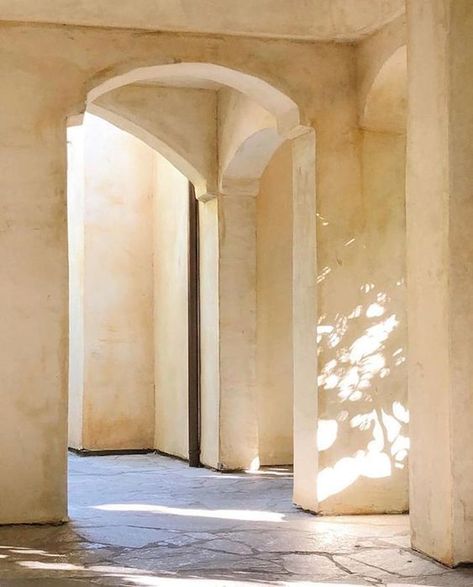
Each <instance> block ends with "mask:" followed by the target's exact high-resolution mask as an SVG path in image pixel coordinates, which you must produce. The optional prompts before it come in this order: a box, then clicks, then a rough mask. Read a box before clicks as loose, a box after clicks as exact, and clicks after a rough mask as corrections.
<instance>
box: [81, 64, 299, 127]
mask: <svg viewBox="0 0 473 587" xmlns="http://www.w3.org/2000/svg"><path fill="white" fill-rule="evenodd" d="M199 80H201V81H207V82H213V83H215V84H218V85H221V86H226V87H229V88H232V89H234V90H237V91H239V92H241V93H242V94H244V95H246V96H247V97H248V98H250V99H252V100H254V101H255V102H257V103H258V104H260V105H261V106H262V107H263V108H265V109H266V110H268V112H270V113H271V114H272V115H273V116H274V117H275V118H276V121H277V127H278V131H279V132H280V133H281V134H283V135H286V134H289V133H293V132H294V130H295V129H296V128H297V127H298V126H299V124H300V115H299V108H298V106H297V104H296V103H295V102H294V101H293V100H292V99H291V98H289V97H288V96H287V95H286V94H284V93H283V92H281V91H280V90H278V89H277V88H275V87H274V86H272V85H271V84H269V83H268V82H266V81H264V80H262V79H260V78H257V77H255V76H252V75H249V74H247V73H244V72H241V71H238V70H235V69H231V68H229V67H224V66H222V65H216V64H212V63H173V64H165V65H153V66H147V67H139V68H136V69H133V70H131V71H129V72H127V73H124V74H120V75H117V76H115V77H112V78H110V79H108V80H106V81H105V82H102V83H101V84H99V85H98V86H96V87H95V88H93V89H92V90H90V91H89V93H88V94H87V104H88V105H89V104H91V103H92V102H94V101H95V100H97V99H98V98H99V97H100V96H102V95H103V94H105V93H107V92H110V91H112V90H114V89H117V88H119V87H121V86H124V85H129V84H133V83H138V82H143V81H157V82H163V83H166V82H167V83H168V84H169V85H172V84H185V83H186V82H187V83H188V82H189V81H191V82H192V81H193V82H198V81H199Z"/></svg>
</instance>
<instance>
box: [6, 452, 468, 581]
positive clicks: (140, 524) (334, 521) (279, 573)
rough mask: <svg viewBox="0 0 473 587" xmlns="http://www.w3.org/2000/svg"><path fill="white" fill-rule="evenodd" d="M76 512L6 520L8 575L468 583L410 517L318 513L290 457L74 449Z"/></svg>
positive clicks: (15, 577)
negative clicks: (422, 550)
mask: <svg viewBox="0 0 473 587" xmlns="http://www.w3.org/2000/svg"><path fill="white" fill-rule="evenodd" d="M69 483H70V488H69V491H70V517H71V523H70V524H67V525H62V526H61V525H60V526H13V527H2V528H1V529H0V544H2V546H1V547H0V549H1V554H0V557H1V558H2V565H1V567H0V584H1V585H15V586H21V585H23V584H28V585H30V584H34V585H35V586H38V585H48V586H49V585H53V586H55V585H61V586H62V585H71V586H74V585H76V584H84V585H94V584H97V585H143V586H154V585H163V586H165V587H181V586H182V585H186V586H187V585H189V586H190V587H192V586H195V587H197V586H202V587H204V586H205V587H207V586H208V587H215V586H222V587H223V586H228V587H240V586H243V585H252V586H255V585H294V586H299V587H302V586H304V587H322V586H325V585H380V584H384V585H385V584H387V585H401V584H402V585H405V584H407V585H408V584H410V583H411V582H412V583H415V584H416V585H429V586H448V587H452V586H457V585H458V586H465V587H466V586H471V585H472V584H473V569H457V570H447V569H446V568H444V567H442V566H441V565H439V564H437V563H435V562H432V561H430V560H427V559H426V558H424V557H421V556H420V555H417V554H415V553H414V552H413V551H412V550H410V548H409V535H408V534H409V533H408V520H407V517H406V516H357V517H351V518H348V517H337V518H328V517H325V518H324V517H315V516H312V515H310V514H307V513H304V512H302V511H300V510H298V509H296V508H295V507H294V506H293V505H292V503H291V473H290V471H288V470H287V469H284V468H276V469H262V470H260V471H259V472H258V473H246V474H243V473H241V474H240V473H239V474H234V473H228V474H222V473H217V472H213V471H211V470H208V469H204V468H202V469H192V468H189V467H188V466H187V465H186V464H185V463H183V462H182V461H179V460H175V459H170V458H167V457H163V456H159V455H156V454H149V455H132V456H107V457H78V456H75V455H73V456H70V458H69Z"/></svg>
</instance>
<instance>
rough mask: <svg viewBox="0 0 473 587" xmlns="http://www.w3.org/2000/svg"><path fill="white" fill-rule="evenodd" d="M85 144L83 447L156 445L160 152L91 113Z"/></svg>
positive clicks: (86, 119) (85, 127) (108, 447)
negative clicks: (156, 170)
mask: <svg viewBox="0 0 473 587" xmlns="http://www.w3.org/2000/svg"><path fill="white" fill-rule="evenodd" d="M84 150H85V155H84V172H85V189H84V267H83V272H84V316H83V327H84V393H83V438H82V445H81V446H80V447H77V448H86V449H88V450H96V449H101V450H103V449H133V448H138V449H141V448H152V447H153V430H154V423H153V411H154V385H153V384H154V377H153V344H152V343H153V320H152V318H153V277H152V275H153V255H152V242H153V241H152V239H153V222H152V196H153V179H154V178H153V164H154V162H153V158H154V152H153V151H152V150H151V149H150V148H149V147H147V146H146V145H144V144H143V143H142V142H141V141H139V140H138V139H136V138H134V137H133V136H131V135H129V134H128V133H125V132H123V131H121V130H119V129H117V128H116V127H114V126H113V125H111V124H109V123H108V122H105V121H103V120H102V119H100V118H97V117H94V116H92V115H86V117H85V121H84ZM73 221H74V220H73ZM71 360H74V357H72V356H71Z"/></svg>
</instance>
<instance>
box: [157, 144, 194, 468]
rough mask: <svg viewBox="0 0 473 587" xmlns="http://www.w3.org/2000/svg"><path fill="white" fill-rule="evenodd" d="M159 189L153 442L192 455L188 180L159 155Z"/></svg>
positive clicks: (174, 452) (172, 451)
mask: <svg viewBox="0 0 473 587" xmlns="http://www.w3.org/2000/svg"><path fill="white" fill-rule="evenodd" d="M154 187H155V198H154V246H153V252H154V349H155V350H154V377H155V390H156V391H155V393H156V414H155V441H154V443H155V444H154V445H155V448H157V449H158V450H160V451H162V452H164V453H167V454H172V455H176V456H180V457H183V458H188V455H189V449H188V393H187V390H188V383H187V376H188V375H187V373H188V370H187V295H188V277H187V270H188V269H187V262H188V256H187V250H188V222H189V220H188V214H189V212H188V211H189V204H188V202H189V200H188V198H189V183H188V180H187V178H186V177H185V176H184V175H182V173H180V172H179V171H178V170H177V169H176V168H175V167H173V166H172V165H171V164H170V163H169V162H168V161H167V160H166V159H164V157H162V156H161V155H159V154H157V153H156V154H155V186H154Z"/></svg>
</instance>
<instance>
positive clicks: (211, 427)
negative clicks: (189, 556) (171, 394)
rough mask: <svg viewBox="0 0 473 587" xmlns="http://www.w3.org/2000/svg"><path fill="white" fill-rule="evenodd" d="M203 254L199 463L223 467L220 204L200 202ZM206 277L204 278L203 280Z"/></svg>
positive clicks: (201, 262) (201, 250)
mask: <svg viewBox="0 0 473 587" xmlns="http://www.w3.org/2000/svg"><path fill="white" fill-rule="evenodd" d="M199 232H200V236H199V246H200V250H199V254H200V274H201V279H200V327H201V329H200V352H201V365H200V396H201V408H200V409H201V412H200V421H201V437H200V459H201V462H202V463H203V464H205V465H208V466H210V467H214V468H218V467H219V463H220V394H219V389H220V349H219V339H218V327H219V270H218V255H219V230H218V200H217V198H215V199H213V200H210V201H208V202H199ZM204 276H205V277H204Z"/></svg>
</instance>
